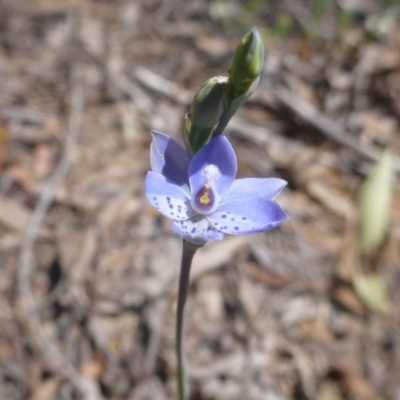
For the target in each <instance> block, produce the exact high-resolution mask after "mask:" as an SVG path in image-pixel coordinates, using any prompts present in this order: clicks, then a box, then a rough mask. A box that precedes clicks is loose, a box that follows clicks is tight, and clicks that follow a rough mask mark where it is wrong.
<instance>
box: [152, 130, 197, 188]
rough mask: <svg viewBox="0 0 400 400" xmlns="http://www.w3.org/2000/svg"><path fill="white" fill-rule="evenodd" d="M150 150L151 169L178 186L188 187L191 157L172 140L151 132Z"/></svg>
mask: <svg viewBox="0 0 400 400" xmlns="http://www.w3.org/2000/svg"><path fill="white" fill-rule="evenodd" d="M152 136H153V141H152V143H151V149H150V162H151V169H152V170H153V171H154V172H157V173H159V174H162V175H164V176H165V177H166V178H168V179H169V180H170V181H172V182H174V183H176V184H177V185H179V186H186V187H189V186H188V184H189V180H188V170H189V164H190V161H191V157H190V155H189V153H188V152H187V151H186V150H185V149H184V148H183V147H182V146H180V145H179V144H178V143H177V142H176V141H175V140H174V139H172V138H171V137H169V136H167V135H165V134H164V133H161V132H157V131H152Z"/></svg>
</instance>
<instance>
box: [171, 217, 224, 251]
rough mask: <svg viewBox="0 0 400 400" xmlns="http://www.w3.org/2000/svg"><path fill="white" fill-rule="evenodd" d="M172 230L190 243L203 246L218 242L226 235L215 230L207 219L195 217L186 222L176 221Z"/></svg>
mask: <svg viewBox="0 0 400 400" xmlns="http://www.w3.org/2000/svg"><path fill="white" fill-rule="evenodd" d="M172 230H173V231H174V232H176V233H178V234H180V235H181V236H182V237H183V238H184V239H185V240H187V241H188V242H191V243H194V244H198V245H203V244H205V243H207V242H218V241H220V240H222V239H223V238H224V234H223V233H222V232H220V231H218V230H217V229H215V228H213V227H212V226H211V225H210V224H209V222H208V220H207V218H206V217H204V216H202V215H195V216H194V217H192V218H190V219H187V220H185V221H176V222H175V223H174V225H173V227H172Z"/></svg>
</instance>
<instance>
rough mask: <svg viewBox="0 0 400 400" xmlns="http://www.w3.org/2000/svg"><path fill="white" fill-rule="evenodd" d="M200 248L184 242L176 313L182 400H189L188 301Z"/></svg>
mask: <svg viewBox="0 0 400 400" xmlns="http://www.w3.org/2000/svg"><path fill="white" fill-rule="evenodd" d="M198 248H199V247H198V246H196V245H193V244H191V243H188V242H186V241H183V250H182V261H181V272H180V276H179V292H178V304H177V311H176V355H177V358H178V392H179V399H180V400H188V399H189V393H190V391H189V381H188V373H187V367H186V354H185V337H184V335H185V325H186V309H187V306H186V299H187V295H188V292H189V278H190V267H191V266H192V260H193V256H194V255H195V253H196V250H197V249H198Z"/></svg>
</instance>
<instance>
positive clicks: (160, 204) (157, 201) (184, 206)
mask: <svg viewBox="0 0 400 400" xmlns="http://www.w3.org/2000/svg"><path fill="white" fill-rule="evenodd" d="M144 186H145V191H146V197H147V200H148V201H149V203H150V204H151V205H152V206H153V207H155V208H156V209H157V210H158V211H160V213H161V214H164V215H165V216H166V217H168V218H172V219H174V220H185V219H188V218H190V217H192V216H193V215H194V214H195V212H194V211H193V209H192V207H191V206H190V196H189V193H188V192H187V191H186V190H184V189H182V188H181V187H179V186H178V185H176V184H174V183H173V182H171V181H169V180H167V179H166V178H165V176H163V175H160V174H158V173H155V172H152V171H150V172H148V173H147V176H146V180H145V182H144Z"/></svg>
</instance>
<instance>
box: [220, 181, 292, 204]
mask: <svg viewBox="0 0 400 400" xmlns="http://www.w3.org/2000/svg"><path fill="white" fill-rule="evenodd" d="M286 185H287V182H286V181H284V180H283V179H278V178H245V179H237V180H235V181H234V182H233V183H232V186H231V187H230V188H229V190H228V192H227V193H225V195H224V196H223V198H222V199H221V203H222V204H223V203H225V202H230V201H236V200H237V199H239V200H240V199H241V198H242V197H243V196H244V195H245V196H247V197H253V198H260V199H265V200H274V199H275V198H276V196H278V194H279V193H280V192H281V191H282V189H283V188H284V187H285V186H286Z"/></svg>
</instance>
